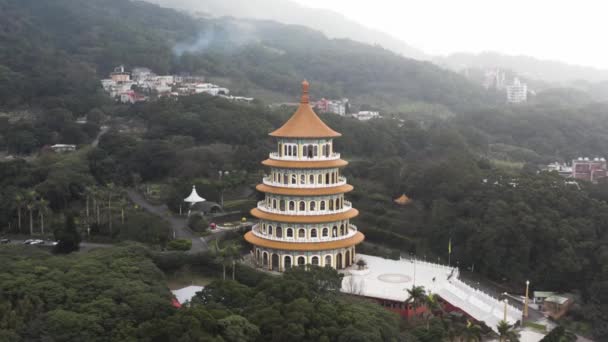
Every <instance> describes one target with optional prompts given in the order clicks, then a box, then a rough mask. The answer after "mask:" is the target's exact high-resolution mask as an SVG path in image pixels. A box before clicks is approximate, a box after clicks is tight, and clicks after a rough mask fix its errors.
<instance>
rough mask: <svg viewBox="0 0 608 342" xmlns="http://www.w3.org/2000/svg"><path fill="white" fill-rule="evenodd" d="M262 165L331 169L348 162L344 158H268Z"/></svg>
mask: <svg viewBox="0 0 608 342" xmlns="http://www.w3.org/2000/svg"><path fill="white" fill-rule="evenodd" d="M262 165H265V166H271V167H282V168H286V169H329V168H332V167H344V166H346V165H348V162H347V161H346V160H343V159H336V160H319V161H304V160H303V161H295V160H275V159H266V160H264V161H263V162H262Z"/></svg>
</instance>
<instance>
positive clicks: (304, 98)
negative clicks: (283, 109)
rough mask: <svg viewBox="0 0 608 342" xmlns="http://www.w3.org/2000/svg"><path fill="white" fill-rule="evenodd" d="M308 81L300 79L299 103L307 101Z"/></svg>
mask: <svg viewBox="0 0 608 342" xmlns="http://www.w3.org/2000/svg"><path fill="white" fill-rule="evenodd" d="M308 85H309V84H308V81H307V80H304V81H302V97H301V98H300V103H308Z"/></svg>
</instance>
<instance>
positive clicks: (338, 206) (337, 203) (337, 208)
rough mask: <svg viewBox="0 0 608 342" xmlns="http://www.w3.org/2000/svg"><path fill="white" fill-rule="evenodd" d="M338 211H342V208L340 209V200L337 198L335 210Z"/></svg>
mask: <svg viewBox="0 0 608 342" xmlns="http://www.w3.org/2000/svg"><path fill="white" fill-rule="evenodd" d="M339 209H342V208H341V207H340V199H339V198H336V210H339Z"/></svg>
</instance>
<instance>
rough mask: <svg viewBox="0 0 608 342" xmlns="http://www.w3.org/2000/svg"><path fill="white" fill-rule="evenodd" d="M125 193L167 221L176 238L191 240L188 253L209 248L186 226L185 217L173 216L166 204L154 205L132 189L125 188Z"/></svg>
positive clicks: (148, 210)
mask: <svg viewBox="0 0 608 342" xmlns="http://www.w3.org/2000/svg"><path fill="white" fill-rule="evenodd" d="M127 195H128V196H129V198H130V199H131V201H133V203H135V204H137V205H138V206H140V207H142V208H143V209H145V210H146V211H147V212H149V213H151V214H154V215H156V216H158V217H160V218H161V219H163V220H165V221H167V222H169V225H170V226H171V229H172V230H173V234H174V237H175V238H176V239H186V240H190V241H192V248H191V249H190V250H189V251H188V253H200V252H204V251H206V250H208V249H209V246H208V245H207V241H205V239H203V238H201V237H200V236H198V235H196V234H195V233H194V232H192V230H190V228H188V226H187V222H186V219H185V218H182V217H175V216H173V215H172V214H171V212H170V211H169V209H168V208H167V206H166V205H164V204H162V205H154V204H151V203H150V202H148V201H147V200H146V199H145V198H144V197H143V196H142V195H141V194H139V193H138V192H137V191H135V190H133V189H129V190H127Z"/></svg>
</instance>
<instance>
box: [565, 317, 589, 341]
mask: <svg viewBox="0 0 608 342" xmlns="http://www.w3.org/2000/svg"><path fill="white" fill-rule="evenodd" d="M559 324H560V325H562V326H563V327H564V328H566V329H567V330H570V331H572V332H574V333H576V334H578V335H582V336H591V335H592V333H591V330H592V329H591V323H589V322H583V321H576V320H574V319H572V318H569V317H566V318H562V319H560V320H559Z"/></svg>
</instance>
